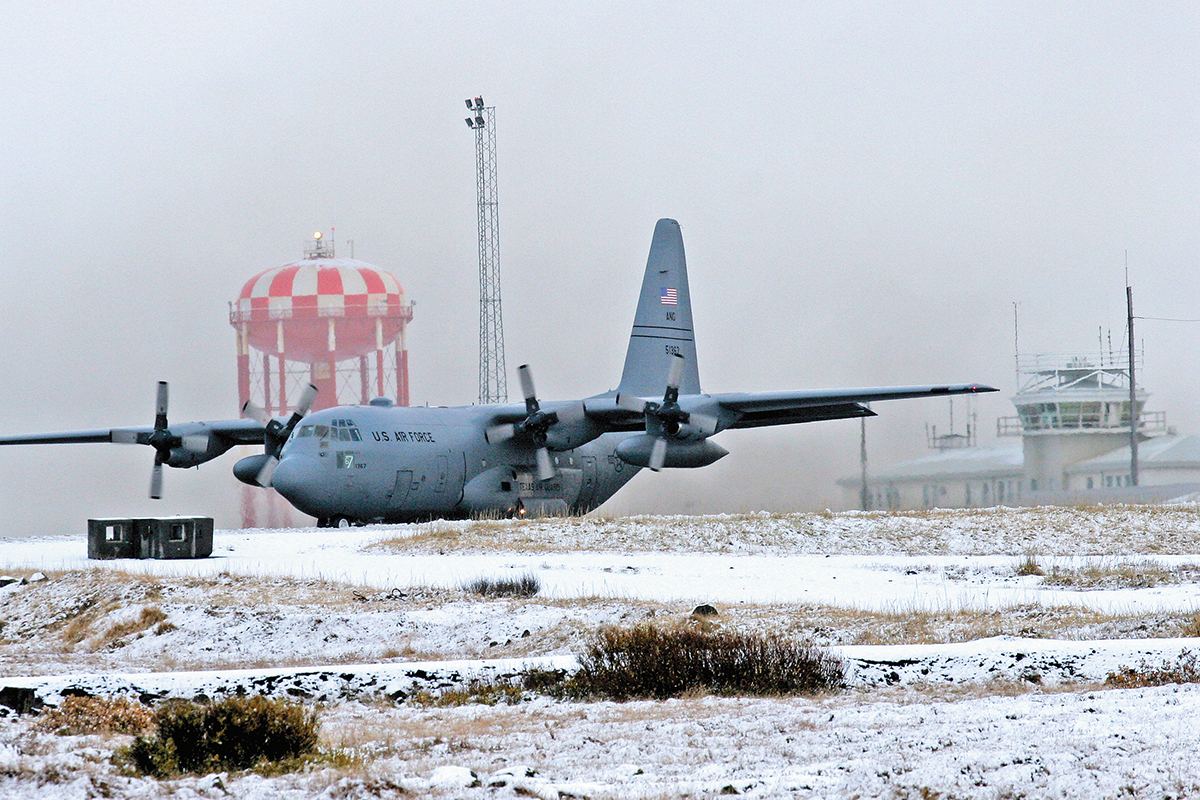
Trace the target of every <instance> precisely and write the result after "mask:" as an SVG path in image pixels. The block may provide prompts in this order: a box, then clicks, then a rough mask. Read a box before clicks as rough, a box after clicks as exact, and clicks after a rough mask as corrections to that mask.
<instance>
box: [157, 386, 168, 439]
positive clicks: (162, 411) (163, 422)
mask: <svg viewBox="0 0 1200 800" xmlns="http://www.w3.org/2000/svg"><path fill="white" fill-rule="evenodd" d="M167 395H168V391H167V382H166V381H159V382H158V394H157V396H156V397H155V398H154V429H155V430H161V429H163V428H165V427H167Z"/></svg>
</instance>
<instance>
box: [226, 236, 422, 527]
mask: <svg viewBox="0 0 1200 800" xmlns="http://www.w3.org/2000/svg"><path fill="white" fill-rule="evenodd" d="M412 316H413V312H412V304H411V303H408V302H406V301H405V298H404V289H403V288H402V287H401V286H400V282H399V281H397V280H396V278H395V276H393V275H391V274H390V273H388V272H385V271H384V270H381V269H379V268H378V267H375V266H372V265H371V264H367V263H366V262H363V261H356V260H355V259H353V258H337V257H336V254H335V252H334V247H333V244H332V243H331V242H327V241H326V240H325V239H324V238H323V236H322V235H321V233H320V232H317V233H315V234H313V238H312V239H311V240H310V241H309V242H307V243H306V244H305V247H304V259H303V260H302V261H295V262H293V263H291V264H285V265H283V266H282V267H273V268H271V269H268V270H264V271H263V272H260V273H259V274H257V275H255V276H254V277H253V278H251V279H250V280H248V281H246V284H245V285H244V286H243V287H242V293H241V295H240V296H239V297H238V299H237V302H236V303H230V304H229V324H230V325H232V326H233V328H234V330H236V331H237V347H238V351H237V352H238V356H237V358H238V408H239V409H240V408H241V407H242V406H243V405H245V403H246V401H248V400H249V401H253V402H254V403H255V405H258V406H260V407H262V408H264V409H266V411H267V413H268V414H271V415H272V416H279V415H282V414H288V413H291V411H292V409H293V403H294V402H295V400H296V399H298V398H299V394H300V391H301V390H302V389H303V388H304V386H305V385H306V384H308V383H312V384H313V385H314V386H316V387H317V390H318V393H317V398H316V401H315V402H314V403H313V406H312V408H313V410H318V409H322V408H330V407H332V406H337V405H354V404H359V403H362V404H365V403H368V402H369V401H370V400H371V399H372V398H375V397H386V398H389V399H392V400H393V401H394V402H395V403H396V404H397V405H403V406H406V405H408V400H409V398H408V348H407V346H406V344H405V329H406V327H407V325H408V323H409V322H411V321H412ZM247 491H248V492H251V493H258V494H260V495H270V496H274V493H273V492H271V493H268V492H263V491H261V490H255V489H253V488H250V487H247ZM248 502H251V503H252V501H245V499H244V502H243V524H245V525H247V527H253V526H254V525H256V524H258V522H259V520H258V517H259V515H258V514H255V513H254V512H253V509H248V507H247V503H248ZM267 511H268V513H267V516H268V517H269V522H268V524H283V523H281V522H280V521H279V519H278V512H276V511H273V510H271V509H268V510H267Z"/></svg>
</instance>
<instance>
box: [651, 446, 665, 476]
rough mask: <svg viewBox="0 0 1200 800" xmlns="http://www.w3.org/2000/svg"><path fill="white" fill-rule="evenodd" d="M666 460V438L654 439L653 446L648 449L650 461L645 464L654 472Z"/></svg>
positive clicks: (661, 466) (660, 467)
mask: <svg viewBox="0 0 1200 800" xmlns="http://www.w3.org/2000/svg"><path fill="white" fill-rule="evenodd" d="M666 461H667V440H666V439H655V440H654V447H652V448H651V449H650V463H649V464H648V465H647V466H649V467H650V469H651V470H653V471H654V472H658V471H659V470H660V469H662V468H663V464H664V463H666Z"/></svg>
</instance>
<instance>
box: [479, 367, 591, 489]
mask: <svg viewBox="0 0 1200 800" xmlns="http://www.w3.org/2000/svg"><path fill="white" fill-rule="evenodd" d="M517 377H518V378H519V379H520V381H521V393H522V394H523V395H524V396H525V419H523V420H521V421H520V422H506V423H502V424H500V425H493V426H492V427H490V428H488V429H487V431H485V432H484V438H485V439H487V442H488V444H498V443H499V442H505V441H508V440H509V439H513V438H515V437H518V436H526V437H528V438H529V439H531V440H532V441H533V443H534V445H535V446H536V447H537V450H536V452H535V454H534V455H535V457H536V459H537V479H538V480H539V481H548V480H550V479H551V478H553V477H554V475H555V470H554V464H553V463H551V461H550V449H549V448H548V447H547V446H546V438H547V432H548V431H549V430H550V426H552V425H555V424H558V423H560V422H562V423H571V422H576V421H578V420H580V419H583V417H584V416H585V414H586V412H585V410H584V407H583V403H577V404H572V405H570V406H566V407H564V408H560V409H558V410H557V411H542V407H541V404H540V403H538V399H537V391H536V390H535V389H534V386H533V371H532V370H531V369H530V368H529V365H528V364H522V365H521V366H519V367H517Z"/></svg>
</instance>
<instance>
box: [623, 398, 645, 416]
mask: <svg viewBox="0 0 1200 800" xmlns="http://www.w3.org/2000/svg"><path fill="white" fill-rule="evenodd" d="M617 408H623V409H625V410H626V411H632V412H634V413H636V414H641V413H644V412H645V410H646V401H645V400H643V399H642V398H640V397H638V396H636V395H632V394H619V395H617Z"/></svg>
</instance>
